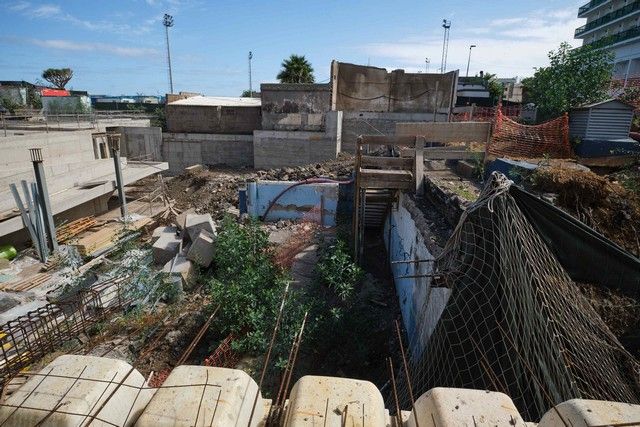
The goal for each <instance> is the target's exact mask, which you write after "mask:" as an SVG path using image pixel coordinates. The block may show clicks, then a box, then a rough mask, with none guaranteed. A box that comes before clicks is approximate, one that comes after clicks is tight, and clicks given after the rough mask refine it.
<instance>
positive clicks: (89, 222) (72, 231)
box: [56, 216, 98, 243]
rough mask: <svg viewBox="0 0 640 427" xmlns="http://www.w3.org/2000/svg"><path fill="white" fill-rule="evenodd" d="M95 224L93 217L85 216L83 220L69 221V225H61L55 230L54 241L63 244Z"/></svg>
mask: <svg viewBox="0 0 640 427" xmlns="http://www.w3.org/2000/svg"><path fill="white" fill-rule="evenodd" d="M97 223H98V222H97V221H96V219H95V218H94V217H93V216H86V217H84V218H80V219H77V220H75V221H71V222H70V223H68V224H65V225H63V226H61V227H59V228H58V229H57V230H56V239H58V243H64V242H65V241H67V240H69V239H70V238H72V237H75V236H77V235H78V234H80V233H82V232H83V231H85V230H88V229H90V228H91V227H94V226H95V225H96V224H97Z"/></svg>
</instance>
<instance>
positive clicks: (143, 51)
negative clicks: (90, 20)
mask: <svg viewBox="0 0 640 427" xmlns="http://www.w3.org/2000/svg"><path fill="white" fill-rule="evenodd" d="M20 41H21V42H24V43H28V44H32V45H35V46H40V47H44V48H47V49H58V50H67V51H76V52H94V53H99V54H100V53H105V54H111V55H118V56H127V57H141V56H158V55H159V52H158V50H157V49H152V48H146V47H131V46H118V45H112V44H107V43H85V42H75V41H72V40H54V39H50V40H41V39H24V40H20Z"/></svg>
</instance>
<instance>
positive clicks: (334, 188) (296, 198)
mask: <svg viewBox="0 0 640 427" xmlns="http://www.w3.org/2000/svg"><path fill="white" fill-rule="evenodd" d="M293 184H295V182H294V181H258V182H249V183H248V184H247V212H248V214H249V216H251V217H253V218H258V217H262V216H263V215H264V214H265V212H266V210H267V207H268V206H269V204H270V203H271V202H272V201H273V200H275V198H276V197H277V196H278V195H279V194H280V193H282V191H283V190H286V189H287V188H289V187H291V186H292V185H293ZM337 210H338V184H333V183H326V184H305V185H299V186H297V187H293V188H291V189H290V190H289V191H287V192H286V193H284V194H282V196H281V197H280V198H279V199H278V200H277V201H276V203H274V205H273V206H272V208H271V210H270V211H269V213H268V215H267V217H266V218H265V221H278V220H281V219H292V220H298V219H303V218H305V216H307V217H309V218H310V217H317V219H319V220H321V222H322V224H323V225H328V226H335V225H336V212H337ZM321 211H322V216H320V212H321Z"/></svg>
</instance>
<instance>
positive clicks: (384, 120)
mask: <svg viewBox="0 0 640 427" xmlns="http://www.w3.org/2000/svg"><path fill="white" fill-rule="evenodd" d="M435 119H436V121H438V122H446V121H447V120H448V119H449V116H448V114H447V113H446V112H440V113H437V114H436V115H435ZM433 120H434V114H433V113H385V112H378V113H376V112H357V111H344V112H343V116H342V151H345V152H347V153H355V149H356V139H357V138H358V136H360V135H395V133H396V124H397V123H403V122H433Z"/></svg>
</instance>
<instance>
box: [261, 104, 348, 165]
mask: <svg viewBox="0 0 640 427" xmlns="http://www.w3.org/2000/svg"><path fill="white" fill-rule="evenodd" d="M341 132H342V112H341V111H331V112H329V113H327V115H326V126H325V132H303V131H300V132H293V131H275V130H261V131H255V132H254V133H253V159H254V160H253V164H254V167H255V168H257V169H272V168H280V167H288V166H301V165H307V164H311V163H318V162H324V161H326V160H331V159H335V158H336V157H337V155H338V153H339V152H340V146H341V143H342V138H341Z"/></svg>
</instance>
